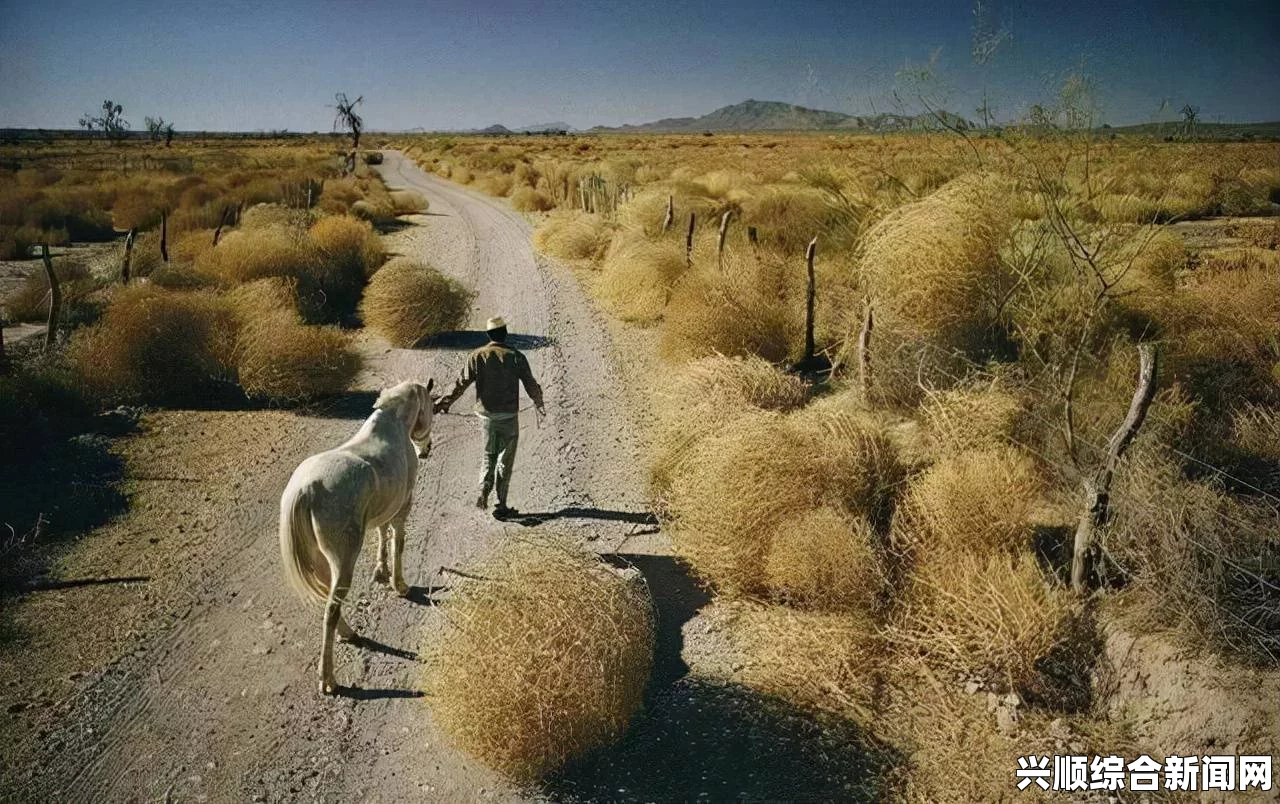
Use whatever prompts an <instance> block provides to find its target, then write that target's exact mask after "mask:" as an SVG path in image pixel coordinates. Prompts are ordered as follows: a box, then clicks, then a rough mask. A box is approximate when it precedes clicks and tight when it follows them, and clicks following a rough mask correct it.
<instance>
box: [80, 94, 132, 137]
mask: <svg viewBox="0 0 1280 804" xmlns="http://www.w3.org/2000/svg"><path fill="white" fill-rule="evenodd" d="M80 127H81V128H83V129H85V130H86V131H101V132H102V135H103V136H104V137H106V138H107V139H110V140H121V139H124V137H125V135H126V134H127V133H128V131H129V121H128V120H125V119H124V107H123V106H121V105H120V104H118V103H115V102H113V101H110V100H104V101H103V102H102V114H101V115H100V116H98V117H94V116H93V113H92V112H86V113H85V114H84V115H82V116H81V117H80Z"/></svg>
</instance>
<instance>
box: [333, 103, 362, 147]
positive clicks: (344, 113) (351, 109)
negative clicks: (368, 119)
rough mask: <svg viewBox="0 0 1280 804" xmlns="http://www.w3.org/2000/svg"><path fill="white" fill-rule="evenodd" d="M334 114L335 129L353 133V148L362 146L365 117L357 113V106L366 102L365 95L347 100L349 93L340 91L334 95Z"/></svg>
mask: <svg viewBox="0 0 1280 804" xmlns="http://www.w3.org/2000/svg"><path fill="white" fill-rule="evenodd" d="M333 100H334V106H333V108H334V115H333V130H334V131H337V130H338V129H339V128H341V129H344V130H345V131H347V132H348V133H349V134H350V135H351V150H353V151H355V150H358V149H359V148H360V132H361V131H363V130H364V118H362V117H361V116H360V115H359V114H357V113H356V107H357V106H359V105H360V104H361V103H363V102H364V96H363V95H361V96H360V97H358V98H356V99H355V100H347V93H345V92H339V93H338V94H336V95H334V96H333Z"/></svg>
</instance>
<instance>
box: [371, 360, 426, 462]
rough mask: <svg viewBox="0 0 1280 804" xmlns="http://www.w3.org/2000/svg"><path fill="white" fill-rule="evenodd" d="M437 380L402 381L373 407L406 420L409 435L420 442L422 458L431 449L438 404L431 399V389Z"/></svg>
mask: <svg viewBox="0 0 1280 804" xmlns="http://www.w3.org/2000/svg"><path fill="white" fill-rule="evenodd" d="M435 382H436V381H435V380H434V379H429V380H427V384H426V385H423V384H422V383H420V382H402V383H400V384H399V385H397V386H395V387H394V388H388V389H387V390H385V391H383V392H382V394H381V395H379V397H378V401H377V402H375V403H374V404H373V407H374V408H375V409H378V410H386V411H389V412H391V413H393V414H394V415H396V416H397V417H399V418H400V420H401V421H402V422H404V426H405V428H406V429H408V431H409V438H410V439H412V440H413V441H415V442H419V446H418V457H420V458H425V457H427V454H428V453H429V452H430V451H431V420H432V418H433V417H434V416H435V404H434V400H433V399H432V398H431V389H432V388H434V387H435Z"/></svg>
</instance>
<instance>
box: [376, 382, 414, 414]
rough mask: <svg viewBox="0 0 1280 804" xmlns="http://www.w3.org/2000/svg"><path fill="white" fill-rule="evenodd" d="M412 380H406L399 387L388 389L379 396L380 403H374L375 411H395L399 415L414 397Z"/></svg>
mask: <svg viewBox="0 0 1280 804" xmlns="http://www.w3.org/2000/svg"><path fill="white" fill-rule="evenodd" d="M413 386H414V383H413V381H412V380H405V381H404V382H402V383H400V384H399V385H396V386H392V387H391V388H387V389H386V390H384V391H383V392H382V393H380V394H378V401H377V402H374V403H373V409H374V410H393V411H395V412H396V413H399V412H400V410H401V409H402V407H403V406H404V404H405V403H406V402H408V401H409V400H410V399H412V397H413Z"/></svg>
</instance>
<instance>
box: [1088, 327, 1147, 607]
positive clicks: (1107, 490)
mask: <svg viewBox="0 0 1280 804" xmlns="http://www.w3.org/2000/svg"><path fill="white" fill-rule="evenodd" d="M1138 361H1139V362H1138V386H1137V387H1136V388H1135V389H1134V390H1133V399H1132V400H1130V402H1129V413H1128V414H1127V415H1126V416H1125V417H1124V421H1123V422H1122V423H1121V424H1120V427H1119V428H1118V429H1117V430H1116V431H1115V432H1114V433H1112V434H1111V438H1110V439H1109V440H1108V441H1107V454H1106V457H1105V458H1104V459H1103V462H1102V465H1101V466H1099V467H1098V470H1097V471H1096V472H1095V473H1094V474H1093V476H1092V477H1086V478H1085V480H1084V491H1085V509H1084V511H1082V512H1081V514H1080V522H1079V524H1078V525H1077V526H1076V536H1075V543H1074V545H1073V546H1072V554H1071V589H1072V591H1074V592H1075V593H1076V594H1084V592H1085V563H1086V560H1087V558H1088V554H1089V550H1090V548H1092V546H1093V540H1094V533H1095V532H1096V531H1097V530H1099V529H1101V528H1103V527H1105V526H1106V524H1107V513H1108V506H1109V504H1110V495H1111V479H1112V477H1114V476H1115V471H1116V465H1117V464H1118V463H1119V462H1120V458H1121V456H1123V455H1124V451H1125V450H1126V449H1127V448H1128V447H1129V444H1130V443H1131V442H1132V441H1133V438H1134V436H1136V435H1137V434H1138V428H1140V427H1142V422H1143V420H1144V419H1145V418H1146V417H1147V409H1148V408H1150V407H1151V399H1152V397H1154V396H1155V393H1156V370H1157V368H1158V364H1159V359H1158V356H1157V354H1156V348H1155V346H1154V345H1153V344H1150V343H1140V344H1138Z"/></svg>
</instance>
